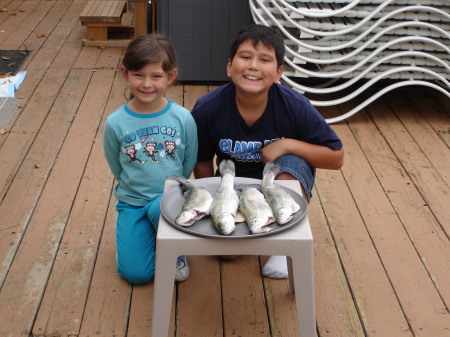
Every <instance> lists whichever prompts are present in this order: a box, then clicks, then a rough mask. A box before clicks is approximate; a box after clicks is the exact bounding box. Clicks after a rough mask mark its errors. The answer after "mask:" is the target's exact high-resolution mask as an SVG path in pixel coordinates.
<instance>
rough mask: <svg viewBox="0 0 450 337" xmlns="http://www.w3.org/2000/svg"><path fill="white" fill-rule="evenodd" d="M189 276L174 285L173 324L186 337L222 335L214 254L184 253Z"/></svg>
mask: <svg viewBox="0 0 450 337" xmlns="http://www.w3.org/2000/svg"><path fill="white" fill-rule="evenodd" d="M187 261H188V264H189V269H190V275H189V278H188V279H187V280H186V281H184V282H182V283H180V284H179V285H178V292H177V296H178V301H177V311H178V315H177V327H178V329H179V330H180V331H183V333H184V334H185V335H186V336H211V337H214V336H223V321H222V304H221V278H220V265H219V259H218V258H217V257H215V256H188V257H187Z"/></svg>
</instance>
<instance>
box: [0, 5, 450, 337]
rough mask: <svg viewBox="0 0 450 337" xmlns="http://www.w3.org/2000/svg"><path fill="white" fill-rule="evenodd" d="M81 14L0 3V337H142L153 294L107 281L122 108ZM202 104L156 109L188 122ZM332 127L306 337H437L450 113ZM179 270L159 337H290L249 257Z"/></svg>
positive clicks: (448, 203) (447, 270)
mask: <svg viewBox="0 0 450 337" xmlns="http://www.w3.org/2000/svg"><path fill="white" fill-rule="evenodd" d="M84 5H85V1H75V0H74V1H69V0H42V1H39V0H0V9H1V8H6V9H8V12H4V11H1V13H0V31H1V32H0V45H1V49H24V48H27V49H30V50H32V53H31V55H30V56H29V57H28V59H27V60H26V63H25V64H24V66H23V68H22V69H24V70H27V71H28V74H27V76H26V78H25V81H24V82H23V84H22V85H21V87H20V89H19V91H18V92H17V93H16V97H19V98H20V100H21V107H20V108H18V110H17V112H16V113H15V115H14V117H13V119H12V120H11V122H10V124H9V125H8V126H7V127H6V128H5V129H4V130H3V131H2V132H0V261H1V264H0V287H1V291H0V336H1V337H6V336H8V337H10V336H11V337H17V336H30V335H31V336H52V337H56V336H61V337H62V336H71V337H73V336H117V337H121V336H128V337H130V336H137V337H142V336H149V335H150V327H151V324H152V321H151V317H152V298H153V283H152V282H151V283H149V284H147V285H145V286H135V287H133V286H130V285H129V284H127V282H125V281H124V280H122V279H121V278H120V277H119V276H118V275H117V274H116V272H115V269H116V265H115V239H114V225H115V210H114V202H115V201H114V198H113V197H112V196H111V192H112V188H113V177H112V175H111V173H110V172H109V169H108V167H107V164H106V162H105V160H104V158H103V150H102V129H103V123H104V121H105V118H106V117H107V116H108V114H109V113H111V112H112V111H113V110H115V109H116V108H117V107H118V106H120V105H121V104H122V103H123V102H124V96H123V93H124V83H123V82H122V80H121V79H120V77H119V74H118V72H117V67H118V64H119V61H120V57H121V55H122V52H123V49H121V48H104V49H101V48H96V47H83V46H82V43H81V41H82V39H83V38H86V28H85V27H82V26H81V24H80V22H79V20H78V16H79V13H80V12H81V10H82V8H83V7H84ZM181 57H182V55H181ZM224 66H225V65H224ZM210 89H211V87H208V86H192V85H185V86H182V85H180V86H177V87H174V88H172V89H170V91H169V92H168V96H169V97H170V98H172V99H173V100H174V101H175V102H178V103H180V104H182V105H184V106H186V107H187V108H192V106H193V104H194V102H195V100H196V99H197V98H198V97H199V96H201V95H203V94H204V93H206V92H207V91H208V90H210ZM355 104H356V102H350V103H348V104H346V107H341V108H342V109H343V111H339V110H338V109H337V108H323V109H320V111H321V113H323V114H324V116H327V117H328V116H335V115H338V114H340V113H341V112H345V111H348V109H349V108H350V107H351V106H354V105H355ZM333 128H334V130H335V131H336V132H337V133H338V135H339V136H340V137H341V139H342V141H343V143H344V146H345V151H346V158H345V164H344V166H343V168H342V169H341V170H339V171H325V170H320V171H319V172H318V177H317V183H316V187H315V190H314V196H313V199H312V201H311V204H310V206H309V219H310V222H311V224H312V227H313V233H314V238H315V286H316V312H317V331H318V335H319V336H320V337H350V336H357V337H363V336H371V337H406V336H408V337H448V336H450V315H449V306H450V282H449V280H450V244H449V234H450V211H449V209H450V188H449V186H450V150H449V146H450V101H449V100H448V98H446V97H445V96H444V95H443V94H441V93H438V92H436V91H433V90H431V89H426V88H408V89H402V90H396V91H395V92H393V93H391V94H389V95H387V96H385V97H383V98H382V99H379V100H377V101H376V102H374V103H373V104H371V105H370V106H369V107H368V108H367V109H365V110H364V111H363V112H361V113H358V114H357V115H355V116H353V117H352V118H351V119H349V120H347V121H346V122H342V123H339V124H335V125H333ZM188 260H189V263H190V268H191V276H190V277H189V279H188V280H187V281H186V282H184V283H181V284H178V285H175V286H174V291H175V292H176V294H175V296H174V305H173V317H172V323H171V333H170V336H177V337H182V336H183V337H186V336H194V337H210V336H211V337H212V336H226V337H238V336H241V337H249V336H273V337H275V336H276V337H281V336H283V337H285V336H299V333H298V323H297V319H296V309H295V302H294V301H295V299H294V294H292V293H289V292H288V282H287V280H270V279H265V278H262V277H261V275H260V266H261V263H263V262H264V260H265V257H257V256H242V257H240V258H239V259H237V260H233V261H220V260H218V259H217V258H216V257H213V256H211V257H199V256H189V257H188ZM154 337H163V336H154Z"/></svg>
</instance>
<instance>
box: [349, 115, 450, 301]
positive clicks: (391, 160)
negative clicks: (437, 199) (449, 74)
mask: <svg viewBox="0 0 450 337" xmlns="http://www.w3.org/2000/svg"><path fill="white" fill-rule="evenodd" d="M411 119H412V117H411ZM353 120H354V121H358V122H357V123H351V124H350V128H351V130H352V132H353V134H354V135H355V137H356V139H357V141H358V143H359V144H360V146H361V148H362V150H363V151H364V153H365V155H366V157H367V158H368V160H369V161H370V163H371V167H372V169H373V170H374V172H375V174H376V175H377V177H378V179H379V181H380V183H381V184H382V186H383V188H384V190H385V193H386V195H387V196H388V198H389V200H390V201H391V204H392V205H393V207H394V209H395V211H396V213H397V214H398V216H399V218H400V220H401V222H402V224H403V226H404V228H405V230H406V232H407V234H408V236H409V238H410V240H411V241H412V243H413V244H414V247H415V249H416V250H417V253H418V254H419V256H420V259H421V260H422V261H423V264H424V266H425V267H426V268H427V270H428V273H429V274H430V275H431V277H432V280H433V282H434V283H435V287H436V288H437V289H439V292H440V294H441V296H442V297H443V298H444V299H445V301H446V303H447V305H448V299H449V291H450V285H449V284H448V282H446V281H445V280H448V279H449V278H450V274H449V273H450V270H449V269H448V268H447V267H446V266H448V265H449V262H450V261H449V256H448V255H446V254H442V252H445V251H449V250H450V243H449V241H448V238H447V237H446V234H445V232H444V231H443V229H442V227H441V226H440V225H439V223H438V222H437V221H436V219H435V217H434V216H433V213H432V212H431V211H430V209H429V208H428V207H427V206H426V202H425V201H424V199H423V197H422V196H421V194H420V191H418V190H417V189H416V188H415V186H414V183H413V182H412V180H411V179H410V178H409V177H408V174H407V173H406V172H405V170H404V168H403V167H402V165H401V163H400V162H398V161H397V158H396V156H395V154H394V153H393V152H392V151H391V150H390V148H389V144H388V143H387V142H386V141H385V140H384V138H383V137H382V136H381V134H380V133H379V132H378V130H377V129H376V126H375V125H374V124H372V123H370V122H369V119H368V116H367V115H366V114H360V115H358V116H355V117H354V118H353ZM447 152H448V149H447Z"/></svg>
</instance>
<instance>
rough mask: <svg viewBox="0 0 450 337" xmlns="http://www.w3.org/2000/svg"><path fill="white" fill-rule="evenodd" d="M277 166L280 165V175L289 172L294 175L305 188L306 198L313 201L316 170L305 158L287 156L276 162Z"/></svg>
mask: <svg viewBox="0 0 450 337" xmlns="http://www.w3.org/2000/svg"><path fill="white" fill-rule="evenodd" d="M275 163H276V164H280V166H281V168H280V173H281V172H287V173H290V174H291V175H293V176H294V177H295V178H296V179H297V180H298V181H299V182H300V184H301V185H302V186H303V189H304V190H305V194H306V197H307V198H308V200H311V196H312V193H311V191H312V188H313V186H314V180H315V177H316V169H315V168H314V167H312V166H311V165H309V164H308V163H307V162H306V161H305V160H304V159H303V158H300V157H297V156H294V155H291V154H286V155H284V156H281V157H279V158H278V159H277V160H275Z"/></svg>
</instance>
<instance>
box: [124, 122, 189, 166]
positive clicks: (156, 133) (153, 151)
mask: <svg viewBox="0 0 450 337" xmlns="http://www.w3.org/2000/svg"><path fill="white" fill-rule="evenodd" d="M179 137H180V134H179V133H178V132H177V130H176V129H175V128H173V127H168V126H154V125H153V126H149V127H145V128H141V129H138V130H136V131H134V132H129V131H128V132H127V133H126V134H125V135H124V136H123V137H122V139H123V144H124V145H123V146H122V152H123V153H124V154H125V155H127V156H128V157H129V162H128V164H129V165H132V164H133V162H135V161H137V162H139V163H141V164H142V165H144V164H145V163H150V164H158V163H159V162H160V160H161V159H165V160H166V161H167V162H168V161H169V160H176V159H177V157H176V150H177V147H178V146H179V145H180V143H181V139H180V138H179Z"/></svg>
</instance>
